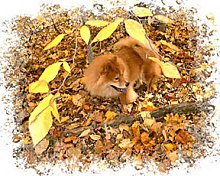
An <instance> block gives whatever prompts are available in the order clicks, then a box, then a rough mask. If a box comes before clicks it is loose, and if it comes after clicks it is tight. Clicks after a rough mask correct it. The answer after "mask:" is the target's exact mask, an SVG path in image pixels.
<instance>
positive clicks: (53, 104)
mask: <svg viewBox="0 0 220 176" xmlns="http://www.w3.org/2000/svg"><path fill="white" fill-rule="evenodd" d="M51 112H52V114H53V116H54V117H55V118H56V119H57V121H58V122H61V121H60V114H59V112H58V109H57V103H56V101H55V100H54V102H53V103H52V105H51Z"/></svg>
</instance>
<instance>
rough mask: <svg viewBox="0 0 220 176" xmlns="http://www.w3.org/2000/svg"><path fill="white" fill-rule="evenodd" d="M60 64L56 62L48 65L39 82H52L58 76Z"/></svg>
mask: <svg viewBox="0 0 220 176" xmlns="http://www.w3.org/2000/svg"><path fill="white" fill-rule="evenodd" d="M61 64H62V62H56V63H54V64H52V65H49V66H48V67H47V68H46V69H45V70H44V72H43V73H42V75H41V76H40V78H39V80H45V81H46V82H50V81H52V80H53V79H54V78H55V77H56V76H57V74H58V71H59V70H60V65H61Z"/></svg>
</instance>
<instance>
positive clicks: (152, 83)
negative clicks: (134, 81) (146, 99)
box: [145, 75, 160, 92]
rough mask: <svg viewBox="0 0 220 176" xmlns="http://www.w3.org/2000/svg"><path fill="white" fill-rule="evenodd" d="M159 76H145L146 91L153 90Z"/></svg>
mask: <svg viewBox="0 0 220 176" xmlns="http://www.w3.org/2000/svg"><path fill="white" fill-rule="evenodd" d="M159 77H160V76H157V75H152V76H150V77H148V78H146V77H145V83H146V84H147V91H148V92H150V91H152V90H154V86H156V85H157V80H158V79H159Z"/></svg>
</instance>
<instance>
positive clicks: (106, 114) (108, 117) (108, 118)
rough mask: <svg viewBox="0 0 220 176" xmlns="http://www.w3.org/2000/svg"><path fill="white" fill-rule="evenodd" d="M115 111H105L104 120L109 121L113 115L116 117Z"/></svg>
mask: <svg viewBox="0 0 220 176" xmlns="http://www.w3.org/2000/svg"><path fill="white" fill-rule="evenodd" d="M116 115H117V114H116V113H115V112H113V111H107V112H106V113H105V117H106V120H105V121H106V122H108V121H111V120H113V119H114V118H115V117H116Z"/></svg>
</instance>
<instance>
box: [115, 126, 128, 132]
mask: <svg viewBox="0 0 220 176" xmlns="http://www.w3.org/2000/svg"><path fill="white" fill-rule="evenodd" d="M118 128H119V130H120V131H121V132H122V131H123V130H125V131H129V130H130V127H129V126H128V125H119V127H118Z"/></svg>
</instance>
